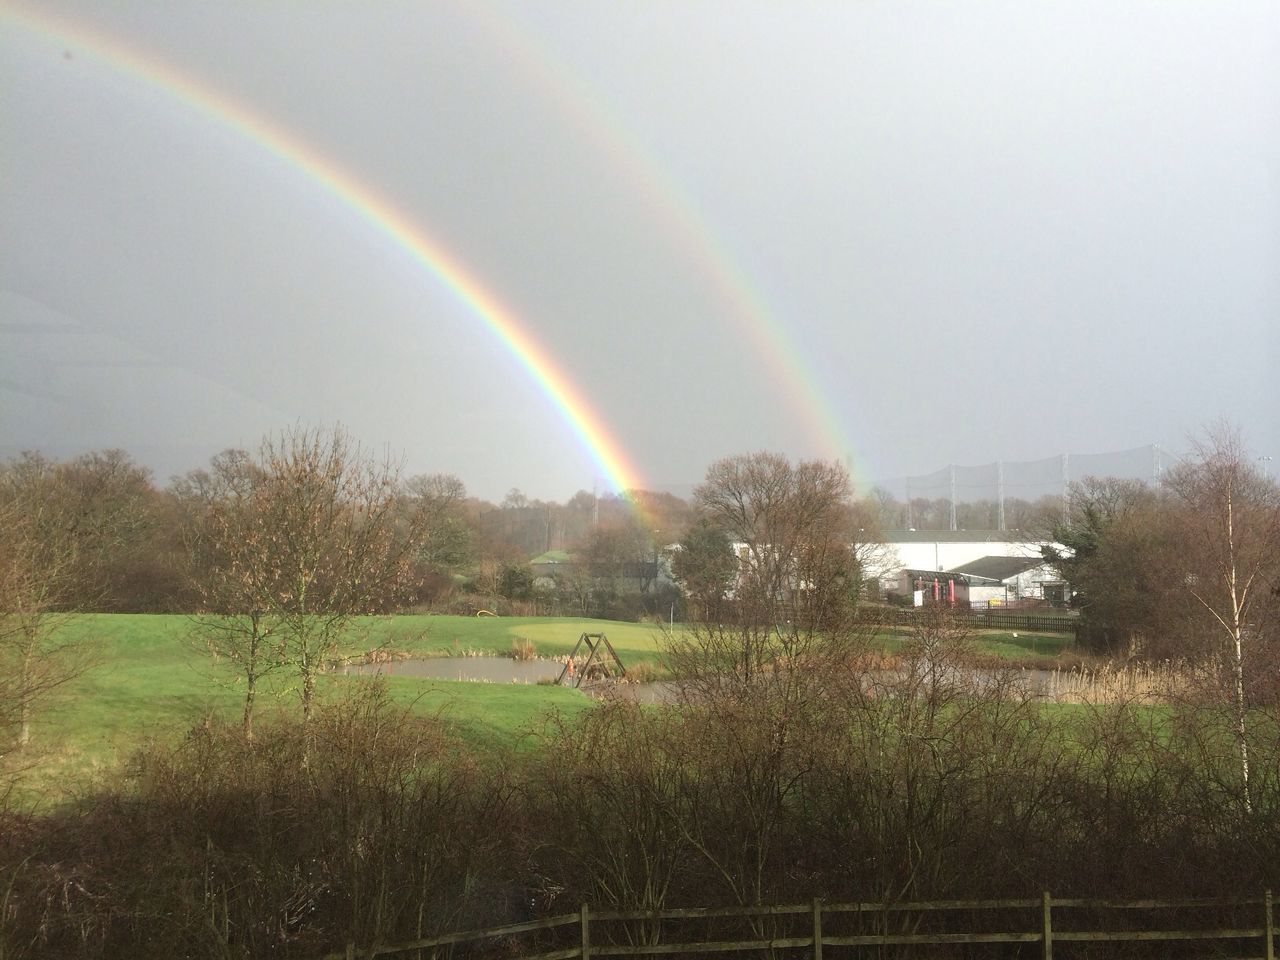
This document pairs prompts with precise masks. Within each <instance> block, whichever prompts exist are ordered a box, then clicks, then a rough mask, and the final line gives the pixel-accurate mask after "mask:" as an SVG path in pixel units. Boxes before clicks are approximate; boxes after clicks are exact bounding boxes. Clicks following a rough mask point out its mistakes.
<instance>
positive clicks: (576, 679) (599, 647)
mask: <svg viewBox="0 0 1280 960" xmlns="http://www.w3.org/2000/svg"><path fill="white" fill-rule="evenodd" d="M583 645H585V646H586V648H587V649H588V650H589V651H590V653H588V654H587V662H586V663H584V664H583V665H582V669H581V670H575V671H574V674H573V676H572V677H570V678H569V679H570V685H571V686H573V687H574V688H577V687H580V686H582V682H583V681H584V680H586V679H587V677H588V676H590V671H591V668H592V666H595V665H599V666H600V668H601V669H602V670H605V671H608V670H609V669H610V667H612V666H613V665H615V664H616V665H617V668H618V676H622V677H625V676H626V675H627V668H626V667H624V666H623V665H622V658H621V657H619V656H618V652H617V651H616V650H614V649H613V644H611V643H610V642H609V638H608V637H606V636H605V635H604V634H603V633H584V634H583V635H582V636H580V637H579V638H578V642H577V643H576V644H574V646H573V652H572V653H570V654H569V659H568V660H566V661H565V663H564V669H562V670H561V671H560V676H558V677H556V685H557V686H559V685H561V684H563V683H564V680H565V677H566V676H567V675H568V673H569V664H571V663H573V661H574V659H575V658H576V657H577V656H578V651H579V650H581V649H582V647H583Z"/></svg>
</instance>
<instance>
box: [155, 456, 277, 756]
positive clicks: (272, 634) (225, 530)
mask: <svg viewBox="0 0 1280 960" xmlns="http://www.w3.org/2000/svg"><path fill="white" fill-rule="evenodd" d="M263 479H264V476H263V474H262V471H261V470H260V469H259V467H258V466H257V464H255V463H254V462H253V461H252V459H251V458H250V457H249V455H248V454H247V453H245V452H244V451H243V450H226V451H223V452H222V453H220V454H218V455H217V456H215V457H214V458H213V461H212V462H211V464H210V469H209V470H207V471H205V470H199V471H195V472H193V473H191V474H188V475H187V477H186V478H184V480H183V481H181V482H180V483H179V484H176V485H175V486H176V487H177V491H178V492H179V494H180V495H181V496H182V497H183V498H184V499H185V501H186V504H187V509H186V525H185V531H184V539H185V541H186V546H187V575H188V578H189V580H190V582H191V585H192V589H193V591H194V592H195V595H196V596H197V597H198V598H199V605H200V606H199V610H198V612H197V613H196V614H195V616H194V617H193V618H192V619H193V622H194V624H195V631H194V640H195V641H196V643H197V644H198V645H200V646H202V647H204V648H205V649H207V650H208V651H209V652H210V653H211V654H213V656H214V658H215V660H227V661H228V662H230V663H232V664H234V665H235V667H236V669H237V675H238V679H239V680H243V681H244V711H243V714H242V718H241V725H242V729H243V731H244V733H245V735H246V736H252V735H253V714H254V705H255V703H256V700H257V694H258V685H259V683H260V682H261V681H262V680H263V679H265V678H266V677H267V676H268V675H269V674H271V673H274V672H275V671H276V670H278V669H279V668H280V667H282V666H283V665H284V659H285V650H284V648H283V644H282V641H283V638H284V634H283V630H282V629H281V620H280V616H279V613H278V611H277V610H275V609H274V608H272V607H269V606H268V605H267V604H266V603H265V602H264V599H263V596H262V588H263V584H264V581H265V576H266V572H267V571H268V570H269V569H270V564H271V562H272V558H271V556H270V555H269V551H268V549H267V548H268V543H269V541H268V540H267V539H266V538H265V537H264V535H263V534H264V530H265V527H264V524H263V523H262V518H261V517H259V516H257V515H256V511H257V510H259V509H260V508H261V506H262V505H263V503H264V499H263V498H262V497H260V496H259V492H260V489H261V483H262V481H263Z"/></svg>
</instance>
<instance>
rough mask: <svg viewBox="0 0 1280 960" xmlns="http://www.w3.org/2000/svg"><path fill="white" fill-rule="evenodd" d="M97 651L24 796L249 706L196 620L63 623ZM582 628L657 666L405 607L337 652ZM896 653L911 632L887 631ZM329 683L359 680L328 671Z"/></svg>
mask: <svg viewBox="0 0 1280 960" xmlns="http://www.w3.org/2000/svg"><path fill="white" fill-rule="evenodd" d="M64 629H65V630H66V631H67V633H68V634H69V635H72V636H78V637H81V638H83V639H84V640H85V641H86V642H87V643H88V644H90V645H91V646H92V647H93V649H94V650H95V652H96V653H95V662H94V664H93V666H92V667H91V668H90V669H88V670H86V671H85V672H84V673H83V674H82V675H81V676H80V677H78V678H77V679H76V680H74V681H73V682H72V683H70V684H68V685H67V686H66V687H64V688H62V689H61V690H60V691H59V692H58V694H57V696H56V697H55V698H53V699H52V700H50V701H49V702H47V703H46V704H44V705H43V706H42V707H41V709H40V711H39V713H38V715H37V717H36V721H35V724H34V727H33V742H32V745H31V747H30V748H29V750H28V751H27V754H26V756H25V757H24V758H22V762H23V764H24V766H25V767H27V769H26V770H25V772H24V775H23V777H22V782H21V787H20V792H19V796H20V798H21V799H22V800H24V801H37V800H44V801H50V802H53V801H57V800H59V799H62V798H65V797H67V796H70V795H73V794H75V793H77V792H79V791H80V790H82V789H83V788H85V787H86V786H88V785H89V784H91V783H92V782H93V780H94V778H95V776H96V775H97V774H98V773H99V772H101V771H105V770H108V769H111V768H114V767H115V766H116V765H117V764H118V763H119V762H120V760H122V759H123V758H125V757H127V756H128V755H129V754H130V753H131V752H132V751H133V750H134V749H136V748H137V747H138V746H139V745H141V744H142V743H144V742H145V741H147V740H148V739H151V738H155V739H158V740H161V741H172V740H175V739H177V738H180V737H182V736H184V735H186V733H187V732H188V731H190V730H191V729H192V728H193V727H195V726H197V725H198V724H200V723H201V722H202V721H203V719H204V718H206V717H215V716H216V717H223V718H236V717H238V716H239V715H240V712H241V710H242V709H243V687H242V681H239V678H238V676H237V674H236V672H235V670H234V669H233V668H232V667H231V666H230V665H228V664H227V663H225V662H223V663H221V664H218V663H214V662H213V661H212V660H211V659H210V657H209V656H208V654H207V652H206V651H205V650H204V649H203V648H201V647H200V646H199V644H198V643H197V642H195V641H194V640H193V639H192V623H191V621H190V620H189V619H188V618H187V617H184V616H178V615H143V614H112V615H107V614H101V615H86V616H84V617H82V618H79V619H77V620H75V621H73V622H71V623H70V624H68V625H67V626H66V627H65V628H64ZM584 632H591V633H599V632H603V633H605V634H606V635H607V636H608V637H609V641H610V643H612V644H613V647H614V649H616V650H617V651H618V654H619V655H620V656H621V657H622V659H623V661H624V662H625V663H626V664H627V665H628V666H633V665H636V664H642V663H643V664H656V662H657V660H658V653H659V643H660V638H661V630H660V629H659V628H658V627H655V626H653V625H649V624H636V623H620V622H611V621H600V620H586V619H575V618H507V617H501V618H499V617H446V616H399V617H377V618H375V617H369V618H362V619H360V620H358V621H356V622H355V623H354V624H353V625H352V628H351V630H350V631H349V632H348V635H347V636H346V638H345V639H344V641H343V643H342V645H341V649H340V653H341V654H342V655H343V656H351V657H356V656H360V655H362V654H364V653H367V652H368V651H371V650H375V649H380V650H390V651H394V652H396V653H397V654H407V655H413V656H424V657H434V656H459V655H491V656H504V655H508V654H509V653H510V651H511V647H512V643H513V641H515V640H517V639H524V640H527V641H529V642H530V643H532V644H533V646H534V649H535V650H536V652H537V654H538V655H539V656H544V657H558V656H565V655H567V654H568V653H569V652H570V650H572V648H573V646H574V644H575V643H576V642H577V640H578V637H579V635H580V634H582V633H584ZM978 639H979V646H980V648H981V649H982V650H983V652H986V653H989V654H992V655H996V656H1001V657H1007V658H1018V657H1026V656H1028V655H1035V656H1057V655H1059V654H1061V653H1063V652H1064V651H1065V650H1066V649H1068V648H1067V646H1066V645H1067V643H1068V639H1069V638H1064V637H1047V636H1042V635H1035V636H1031V635H1027V634H1022V635H1020V636H1018V637H1016V638H1015V637H1013V636H1012V635H1011V634H1009V633H1001V632H998V631H990V632H988V633H986V634H984V635H982V636H980V637H979V638H978ZM883 642H884V646H885V649H886V650H887V651H888V652H891V653H892V652H896V651H897V650H898V649H900V648H901V646H902V643H903V642H904V637H903V635H902V634H901V633H893V634H886V635H885V636H884V638H883ZM288 681H289V678H288V677H286V676H285V675H284V674H283V673H282V674H280V675H277V676H276V677H273V678H269V680H268V682H267V684H266V687H267V689H266V690H264V691H263V692H262V694H261V695H260V698H259V707H258V712H259V714H260V715H263V716H269V715H270V714H271V713H272V712H273V711H293V710H295V709H296V707H297V698H296V692H295V690H294V689H293V687H292V685H291V684H290V683H289V682H288ZM326 681H327V682H326V683H325V684H323V686H322V690H323V689H326V688H327V689H328V690H329V691H330V692H332V691H334V690H335V689H337V688H339V687H341V686H342V685H345V684H349V683H352V682H353V680H352V679H351V678H347V677H329V678H326ZM388 683H389V687H390V691H391V693H392V695H393V697H395V698H396V699H397V700H402V701H405V702H413V703H414V704H415V706H416V708H418V709H421V710H424V711H430V712H432V713H435V712H443V715H444V716H445V717H446V719H447V720H448V721H449V722H450V723H451V724H455V725H456V726H457V728H458V730H459V731H460V732H461V733H462V734H463V735H464V737H466V738H467V739H468V740H471V741H474V742H476V743H480V744H483V743H492V742H495V741H500V740H509V739H513V738H518V737H519V736H520V735H521V732H522V731H524V730H525V729H527V728H528V727H529V726H530V725H531V724H533V723H534V722H536V721H537V719H538V718H539V717H541V716H543V715H545V714H546V713H547V712H548V711H551V710H561V711H569V712H572V711H579V710H583V709H586V708H587V707H588V706H589V705H590V701H589V700H587V698H585V697H584V696H582V695H580V694H578V693H577V692H576V691H572V690H567V689H561V688H556V687H548V686H533V685H522V684H487V683H457V682H450V681H443V680H432V681H425V680H415V679H410V678H393V679H391V680H389V681H388Z"/></svg>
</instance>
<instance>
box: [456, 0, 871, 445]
mask: <svg viewBox="0 0 1280 960" xmlns="http://www.w3.org/2000/svg"><path fill="white" fill-rule="evenodd" d="M462 10H463V12H464V13H465V14H467V15H469V16H470V17H471V18H472V19H473V20H474V21H475V22H477V23H478V24H479V25H480V26H481V28H482V29H484V30H485V31H486V32H487V33H488V34H489V36H490V37H491V38H493V40H494V41H495V42H496V43H498V44H500V45H501V46H502V48H503V50H504V54H505V59H506V60H507V61H508V62H512V61H514V62H516V63H518V64H519V65H520V66H521V67H522V70H523V74H524V76H525V77H526V78H527V79H528V80H530V81H531V82H532V83H534V84H536V85H537V86H539V87H541V88H542V90H543V92H544V95H545V99H546V100H547V101H548V102H549V103H553V104H555V105H557V106H558V107H560V108H561V109H562V110H563V111H564V112H565V113H566V114H567V115H568V116H569V117H570V118H571V119H572V120H573V121H574V126H575V128H576V129H578V130H579V131H580V132H581V133H582V134H583V135H584V136H585V137H586V138H587V139H588V140H590V141H591V142H592V144H593V145H594V147H595V148H596V149H597V150H599V151H600V152H601V153H602V154H604V155H605V156H607V157H608V158H609V160H610V162H611V163H613V164H614V165H615V166H616V167H617V168H618V169H619V170H621V171H623V172H624V173H625V174H626V176H627V178H628V182H629V186H631V187H633V188H634V189H636V190H637V191H638V192H639V193H640V194H641V195H642V196H643V197H644V199H645V200H646V202H647V207H648V209H649V210H650V211H651V212H652V213H654V214H655V215H656V216H658V217H659V218H660V219H661V221H662V225H663V227H664V229H665V230H666V232H667V235H668V237H669V238H670V239H671V240H672V242H673V243H674V244H675V245H676V246H677V248H678V249H679V250H680V251H681V253H682V254H683V257H684V262H686V263H689V264H695V265H697V266H698V268H699V269H700V270H701V271H702V274H703V277H704V279H705V281H706V282H707V283H708V284H709V286H710V287H711V288H712V289H713V290H714V291H715V293H716V295H717V297H718V298H719V300H720V302H721V303H722V304H723V306H724V308H725V310H726V312H727V314H728V316H729V317H730V318H731V319H732V320H733V321H734V324H733V330H732V331H731V332H732V333H733V334H734V335H735V336H745V338H746V339H747V341H748V342H749V343H750V344H751V346H752V348H753V350H754V351H755V353H756V354H757V355H758V356H759V357H760V359H761V361H762V362H763V363H764V364H765V366H766V367H767V368H768V369H769V370H770V371H771V373H772V378H771V384H770V385H771V387H772V386H778V387H780V388H781V393H782V396H783V399H784V400H785V402H786V403H787V405H788V407H789V408H790V409H791V411H792V413H793V414H794V415H795V417H796V418H797V420H798V422H799V423H800V424H801V425H802V426H803V428H804V429H805V432H806V433H807V435H808V438H809V441H810V442H811V443H812V444H813V445H814V446H815V448H816V449H817V450H818V451H819V453H820V455H821V456H823V457H826V458H828V459H832V460H838V461H841V462H846V463H848V464H849V465H850V467H851V468H852V466H853V463H852V461H853V454H854V445H853V443H852V441H851V439H850V437H849V435H848V433H847V432H846V431H845V428H844V423H843V419H844V418H842V417H841V416H840V414H839V413H838V412H837V411H836V410H835V408H834V407H833V406H832V405H831V404H830V402H829V401H828V400H827V399H826V396H825V395H824V391H823V390H822V379H821V377H819V376H818V375H817V373H816V371H815V370H814V369H813V367H812V365H811V364H810V363H809V362H808V361H807V360H806V358H805V355H804V353H803V352H802V351H801V350H800V348H799V346H798V345H797V344H796V343H795V342H794V338H793V337H792V336H791V335H790V333H789V332H788V331H787V329H786V327H785V326H784V325H783V324H782V322H781V321H780V320H779V318H778V317H777V316H775V314H774V313H773V311H772V310H770V308H769V307H768V305H767V304H766V303H765V300H764V297H763V296H762V295H761V294H760V292H759V290H757V289H756V287H755V285H754V284H753V283H752V281H751V279H750V278H749V276H748V275H747V273H746V272H745V271H744V270H743V269H742V267H741V266H740V265H739V264H738V263H737V262H736V261H735V259H734V257H733V254H732V253H730V251H729V246H728V243H727V242H726V241H724V240H723V239H722V238H720V237H719V236H717V235H716V233H715V232H714V231H713V230H712V229H711V227H710V226H709V225H708V223H707V222H706V220H705V218H703V217H702V216H700V215H699V214H698V212H697V204H696V202H695V201H694V199H693V198H692V197H691V196H690V195H689V193H688V191H687V190H685V189H684V188H683V187H681V185H680V184H679V183H678V182H677V181H676V180H675V179H674V177H672V176H670V175H669V174H667V173H666V172H664V170H663V167H662V164H661V163H660V162H659V161H658V159H657V158H656V157H655V156H654V155H653V153H652V151H650V150H648V149H647V148H646V147H645V146H644V145H643V144H642V143H641V142H640V141H639V140H638V139H637V138H636V137H635V136H633V135H632V134H631V133H630V132H629V131H628V130H627V129H626V128H625V127H623V126H622V125H621V124H620V123H619V122H618V120H617V119H616V117H615V116H614V112H613V111H611V110H609V108H608V107H607V106H606V105H605V104H604V103H603V102H602V101H601V99H600V97H599V96H598V95H597V94H596V92H595V90H594V89H593V88H592V87H591V86H590V85H589V84H588V83H587V82H586V81H585V80H584V79H583V78H581V77H580V76H579V75H577V74H576V73H575V72H574V71H573V70H572V69H571V68H570V67H569V66H568V65H567V64H565V63H564V62H563V60H561V59H558V58H557V57H556V56H555V55H554V54H553V53H552V52H550V51H549V50H548V49H547V48H546V44H545V43H542V42H540V41H539V40H538V39H537V38H536V37H535V36H534V35H533V33H532V32H531V31H530V30H529V29H527V28H525V29H522V28H520V27H519V26H518V25H517V24H516V23H515V22H514V20H513V18H512V15H510V14H506V13H499V12H497V11H496V10H494V9H493V8H492V5H491V4H488V3H485V2H483V0H479V2H475V3H470V4H465V5H464V6H463V8H462Z"/></svg>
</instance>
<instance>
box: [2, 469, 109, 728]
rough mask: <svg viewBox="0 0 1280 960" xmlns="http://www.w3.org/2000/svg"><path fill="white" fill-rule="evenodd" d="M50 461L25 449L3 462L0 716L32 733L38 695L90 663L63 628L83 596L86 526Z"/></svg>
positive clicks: (87, 650)
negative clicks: (75, 603)
mask: <svg viewBox="0 0 1280 960" xmlns="http://www.w3.org/2000/svg"><path fill="white" fill-rule="evenodd" d="M63 480H64V478H63V476H62V475H61V473H60V471H59V469H58V467H57V465H56V464H54V463H53V462H51V461H49V460H46V459H44V458H43V457H40V456H38V455H35V454H24V455H23V456H22V457H20V458H19V459H17V460H15V461H11V462H10V463H8V464H5V465H4V466H3V467H0V722H3V723H4V724H5V725H6V726H8V727H10V728H11V729H12V728H16V736H15V740H16V743H17V745H18V746H19V747H20V748H21V747H25V746H26V745H27V744H28V743H29V742H30V740H31V720H32V715H33V712H34V710H35V708H36V706H37V705H38V703H39V702H40V701H42V700H43V699H45V698H46V697H47V696H48V695H49V694H50V693H52V692H53V691H55V690H57V689H58V688H59V687H61V686H63V685H64V684H66V683H68V682H70V681H71V680H73V679H74V678H75V677H77V676H79V674H80V673H81V672H83V670H84V669H85V668H86V667H87V666H88V665H89V663H90V661H91V657H92V645H91V644H90V643H89V642H87V641H86V640H85V639H84V638H83V636H81V635H78V634H71V633H69V632H67V631H65V630H64V629H63V628H64V627H66V626H67V624H68V622H69V621H70V620H71V619H72V618H73V616H74V610H73V608H72V607H71V606H70V603H71V602H72V600H73V598H75V597H76V596H77V595H83V592H84V588H83V579H84V578H83V572H84V567H85V561H84V557H83V552H84V551H85V550H86V549H93V548H94V545H93V544H91V543H90V544H86V540H87V538H86V536H85V533H84V528H83V527H82V526H79V525H78V524H77V522H76V521H77V514H76V510H75V509H74V506H75V505H74V500H73V498H72V497H70V496H69V495H68V491H67V488H66V485H65V483H64V482H63Z"/></svg>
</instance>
